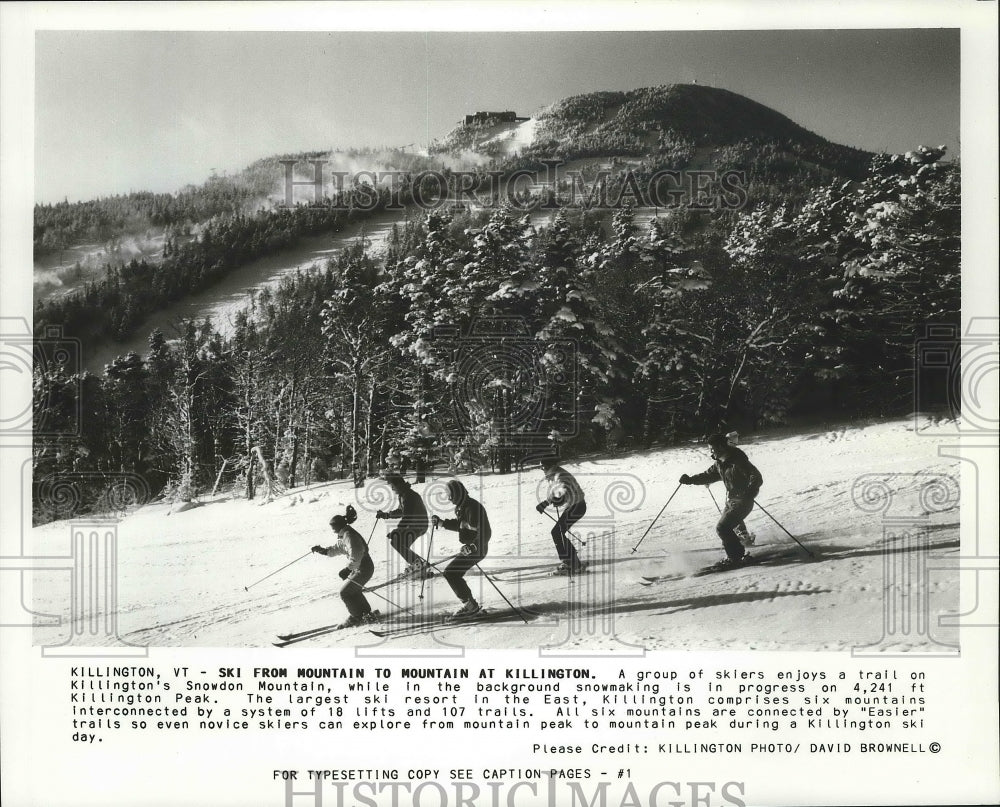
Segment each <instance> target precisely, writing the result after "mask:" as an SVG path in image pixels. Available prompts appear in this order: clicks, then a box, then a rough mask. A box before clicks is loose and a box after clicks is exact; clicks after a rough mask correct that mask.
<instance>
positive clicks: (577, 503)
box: [535, 456, 587, 575]
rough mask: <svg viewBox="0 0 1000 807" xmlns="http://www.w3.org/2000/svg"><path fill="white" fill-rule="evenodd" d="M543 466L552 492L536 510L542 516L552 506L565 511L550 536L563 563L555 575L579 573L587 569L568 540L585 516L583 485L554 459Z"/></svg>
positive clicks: (550, 459)
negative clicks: (573, 529)
mask: <svg viewBox="0 0 1000 807" xmlns="http://www.w3.org/2000/svg"><path fill="white" fill-rule="evenodd" d="M541 466H542V471H543V472H544V474H545V478H546V479H547V480H548V483H549V489H548V493H547V494H546V497H545V499H544V500H543V501H540V502H539V503H538V505H537V506H536V507H535V509H536V510H537V511H538V512H539V513H544V512H545V509H546V508H547V507H548V506H549V505H550V504H554V505H555V506H556V510H557V512H558V510H559V508H560V507H562V508H563V509H562V512H560V513H559V517H558V518H557V519H556V520H555V522H556V523H555V524H554V525H553V527H552V533H551V534H552V542H553V543H554V544H555V545H556V552H557V553H558V554H559V560H560V561H561V563H560V564H559V565H558V566H557V567H556V569H555V574H559V575H573V574H580V573H581V572H583V571H585V570H586V568H587V567H586V564H585V563H583V562H582V561H581V560H580V557H579V556H578V555H577V553H576V547H574V546H573V542H572V541H570V539H569V530H570V527H572V526H573V525H574V524H576V522H577V521H579V520H580V519H581V518H583V517H584V515H586V513H587V500H586V499H585V498H584V495H583V490H582V489H581V487H580V483H579V482H577V481H576V477H574V476H573V474H571V473H570V472H569V471H567V470H566V469H565V468H563V467H562V466H561V465H558V464H557V463H556V458H555V457H553V456H549V457H543V458H542V461H541Z"/></svg>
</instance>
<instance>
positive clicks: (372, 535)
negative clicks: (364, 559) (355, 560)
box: [365, 518, 378, 549]
mask: <svg viewBox="0 0 1000 807" xmlns="http://www.w3.org/2000/svg"><path fill="white" fill-rule="evenodd" d="M377 526H378V519H377V518H376V519H375V523H374V524H372V531H371V532H370V533H368V540H367V541H365V549H368V544H370V543H371V542H372V538H373V537H374V536H375V528H376V527H377Z"/></svg>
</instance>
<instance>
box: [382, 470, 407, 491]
mask: <svg viewBox="0 0 1000 807" xmlns="http://www.w3.org/2000/svg"><path fill="white" fill-rule="evenodd" d="M385 481H386V482H387V483H388V484H389V487H391V488H392V489H393V490H395V491H402V490H406V489H407V488H409V487H410V483H409V482H407V481H406V480H405V479H403V477H401V476H400V475H399V474H387V475H386V477H385Z"/></svg>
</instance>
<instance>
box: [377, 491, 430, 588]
mask: <svg viewBox="0 0 1000 807" xmlns="http://www.w3.org/2000/svg"><path fill="white" fill-rule="evenodd" d="M386 482H388V483H389V487H391V488H392V490H393V492H394V493H395V494H396V496H398V497H399V505H398V506H397V507H396V509H395V510H389V511H388V512H386V511H384V510H379V511H378V512H377V513H376V514H375V518H398V519H399V523H398V524H397V525H396V527H395V529H393V530H392V531H391V532H390V533H389V543H390V544H391V545H392V548H393V549H395V550H396V551H397V552H398V553H399V554H400V555H401V556H402V558H403V560H404V561H406V563H407V566H406V568H405V569H403V571H402V572H401V573H400V574H399V577H400V578H404V577H411V576H412V577H419V576H421V575H422V576H424V577H431V576H432V575H433V574H434V572H433V571H432V570H431V565H430V564H429V563H428V562H427V561H426V560H424V559H423V558H422V557H420V556H419V555H418V554H417V553H416V552H414V551H413V550H412V549H410V547H411V546H412V545H413V543H414V541H416V540H417V539H418V538H419V537H420V536H421V535H423V534H424V533H425V532H427V524H428V522H427V508H426V507H424V500H423V499H422V498H421V497H420V494H419V493H417V492H416V491H415V490H414V489H413V488H411V487H410V483H409V482H407V481H406V480H405V479H403V477H401V476H399V475H398V474H391V475H390V476H387V477H386Z"/></svg>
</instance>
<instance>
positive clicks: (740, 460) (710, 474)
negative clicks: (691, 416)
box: [680, 434, 764, 569]
mask: <svg viewBox="0 0 1000 807" xmlns="http://www.w3.org/2000/svg"><path fill="white" fill-rule="evenodd" d="M708 446H709V448H710V449H711V452H712V459H713V460H715V462H714V464H713V465H712V467H711V468H709V469H708V470H707V471H705V472H703V473H700V474H696V475H694V476H688V475H687V474H684V475H683V476H682V477H681V478H680V483H681V484H682V485H711V484H712V483H713V482H719V481H722V482H723V483H724V484H725V486H726V506H725V507H724V508H723V509H722V515H721V517H720V518H719V523H718V524H717V525H716V527H715V531H716V532H717V533H718V534H719V538H721V539H722V545H723V547H725V550H726V557H725V559H723V560H721V561H719V562H718V563H716V564H715V565H714V566H713V567H712V568H715V569H729V568H735V567H736V566H739V565H741V564H743V563H747V562H749V561H750V556H749V555H748V554H747V552H746V549H744V547H743V543H742V542H741V541H740V537H739V535H737V533H736V529H735V528H736V527H737V525H739V524H742V523H743V519H744V518H746V517H747V516H748V515H749V514H750V511H751V510H753V505H754V499H756V498H757V493H758V491H760V486H761V485H762V484H763V483H764V478H763V477H762V476H761V474H760V471H758V470H757V469H756V468H755V467H754V465H753V463H751V462H750V460H749V459H748V457H747V455H746V454H744V453H743V451H742V450H740V449H738V448H737V447H736V446H734V445H731V444H730V443H729V441H728V440H727V439H726V437H725V435H722V434H713V435H711V436H710V437H709V438H708ZM744 529H746V527H744Z"/></svg>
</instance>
